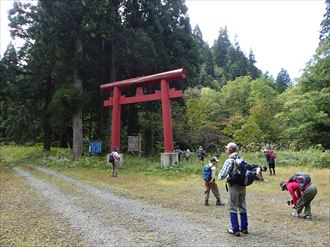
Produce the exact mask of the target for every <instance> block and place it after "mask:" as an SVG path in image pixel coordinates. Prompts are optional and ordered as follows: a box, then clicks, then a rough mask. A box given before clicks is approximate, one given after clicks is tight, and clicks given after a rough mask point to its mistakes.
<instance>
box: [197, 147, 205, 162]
mask: <svg viewBox="0 0 330 247" xmlns="http://www.w3.org/2000/svg"><path fill="white" fill-rule="evenodd" d="M196 153H197V157H198V159H199V160H201V161H204V157H205V155H206V152H205V151H204V149H203V148H202V146H199V148H198V149H197V152H196Z"/></svg>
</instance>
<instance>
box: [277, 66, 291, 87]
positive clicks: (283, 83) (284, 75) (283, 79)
mask: <svg viewBox="0 0 330 247" xmlns="http://www.w3.org/2000/svg"><path fill="white" fill-rule="evenodd" d="M275 85H276V90H277V91H278V92H279V93H283V92H284V91H285V89H287V88H288V87H289V86H291V85H292V81H291V78H290V76H289V73H288V72H287V71H286V70H285V69H283V68H281V71H280V72H279V73H278V75H277V77H276V81H275Z"/></svg>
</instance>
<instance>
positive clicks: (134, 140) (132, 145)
mask: <svg viewBox="0 0 330 247" xmlns="http://www.w3.org/2000/svg"><path fill="white" fill-rule="evenodd" d="M127 151H128V152H139V153H140V152H141V136H128V148H127Z"/></svg>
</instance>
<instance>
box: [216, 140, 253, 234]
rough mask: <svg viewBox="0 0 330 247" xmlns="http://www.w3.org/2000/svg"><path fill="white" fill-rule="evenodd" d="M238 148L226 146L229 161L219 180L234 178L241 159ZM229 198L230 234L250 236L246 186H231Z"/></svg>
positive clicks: (223, 168) (231, 143) (232, 144)
mask: <svg viewBox="0 0 330 247" xmlns="http://www.w3.org/2000/svg"><path fill="white" fill-rule="evenodd" d="M237 150H238V146H237V145H236V144H235V143H233V142H230V143H228V144H227V146H226V153H227V154H228V159H227V160H226V161H225V163H224V165H223V167H222V169H221V171H220V173H219V176H218V178H219V179H221V180H223V179H226V178H228V177H229V178H230V177H233V176H232V173H233V168H234V166H233V164H234V162H235V160H236V159H239V158H240V157H239V156H238V154H237ZM227 185H228V190H229V198H228V209H229V212H230V222H231V228H229V229H228V230H227V232H228V233H229V234H233V235H235V236H237V237H239V236H240V231H241V232H242V233H244V234H248V218H247V210H246V201H245V196H246V186H241V185H238V184H235V183H232V184H229V183H227ZM237 211H239V212H240V219H241V227H240V225H239V223H238V216H237Z"/></svg>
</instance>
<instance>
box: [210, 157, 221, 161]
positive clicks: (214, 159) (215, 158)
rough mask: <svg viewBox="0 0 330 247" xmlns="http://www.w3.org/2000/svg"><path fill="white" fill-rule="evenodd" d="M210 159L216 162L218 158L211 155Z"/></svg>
mask: <svg viewBox="0 0 330 247" xmlns="http://www.w3.org/2000/svg"><path fill="white" fill-rule="evenodd" d="M211 161H216V162H218V161H219V160H218V159H217V157H215V156H213V157H212V158H211Z"/></svg>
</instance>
